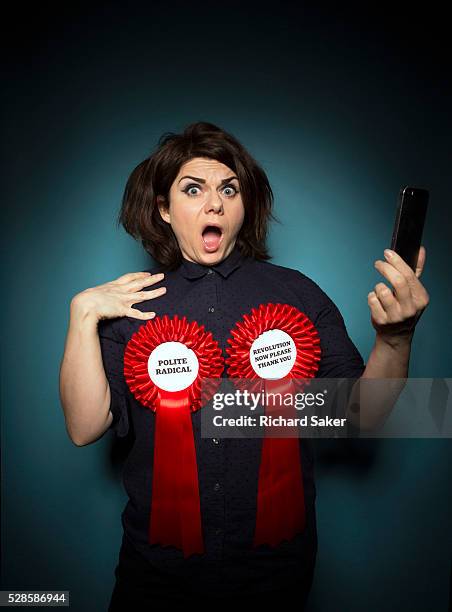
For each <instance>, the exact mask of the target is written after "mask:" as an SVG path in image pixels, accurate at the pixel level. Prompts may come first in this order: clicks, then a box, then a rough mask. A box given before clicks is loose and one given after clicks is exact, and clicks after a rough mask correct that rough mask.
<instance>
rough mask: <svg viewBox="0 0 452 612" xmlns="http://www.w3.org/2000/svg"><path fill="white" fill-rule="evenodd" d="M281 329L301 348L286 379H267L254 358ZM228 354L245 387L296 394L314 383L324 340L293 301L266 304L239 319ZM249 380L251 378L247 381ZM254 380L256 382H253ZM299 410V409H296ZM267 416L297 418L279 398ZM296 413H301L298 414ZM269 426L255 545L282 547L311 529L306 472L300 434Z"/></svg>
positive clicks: (230, 372)
mask: <svg viewBox="0 0 452 612" xmlns="http://www.w3.org/2000/svg"><path fill="white" fill-rule="evenodd" d="M271 330H280V331H282V332H284V333H285V334H287V335H288V336H290V338H291V340H292V341H293V343H294V345H295V349H296V356H295V360H294V362H293V364H292V367H291V369H290V371H289V372H288V373H287V374H285V375H284V376H282V377H281V378H276V379H275V378H272V379H270V378H264V377H261V376H259V374H258V373H257V372H256V371H255V369H254V367H253V365H252V363H251V358H250V353H251V347H252V345H253V343H254V342H255V341H256V340H257V339H258V338H259V337H260V336H261V335H262V334H264V333H265V332H268V331H271ZM228 343H229V344H230V346H229V347H227V348H226V352H227V353H228V355H229V357H228V358H227V359H226V364H227V365H228V376H229V377H232V378H234V382H235V384H236V385H237V386H238V387H239V388H242V389H243V388H246V389H248V390H249V391H250V392H255V393H259V392H261V391H262V390H263V391H264V393H265V394H268V393H275V394H276V393H281V396H282V395H283V394H284V395H286V394H288V393H290V394H292V395H293V394H294V393H295V391H296V390H300V389H302V388H304V386H305V385H308V384H309V380H308V379H309V378H313V377H314V376H315V374H316V372H317V371H318V368H319V361H320V355H321V350H320V338H319V334H318V332H317V330H316V329H315V327H314V324H313V323H312V321H311V320H310V319H309V318H308V317H307V316H306V315H305V314H304V313H303V312H301V311H300V310H298V309H297V308H295V307H294V306H290V305H289V304H272V303H269V304H261V305H260V306H259V307H258V308H253V309H252V310H251V314H246V315H244V316H243V320H242V321H239V322H237V323H236V325H235V327H234V329H233V330H231V338H229V339H228ZM245 379H246V380H245ZM249 381H251V383H250V382H249ZM292 411H293V412H294V408H293V407H292ZM265 413H266V415H272V416H275V415H277V414H284V416H286V417H287V416H292V414H290V410H288V407H287V406H286V405H285V406H284V408H282V406H281V405H278V404H277V402H276V401H275V400H273V401H271V402H270V401H268V403H267V405H266V406H265ZM293 416H295V414H293ZM271 433H272V428H271V427H269V428H268V427H266V431H265V437H264V439H263V442H262V454H261V463H260V469H259V483H258V499H257V515H256V528H255V534H254V546H259V545H261V544H268V545H270V546H277V545H278V544H279V543H280V542H281V541H283V540H290V539H291V538H293V537H294V536H295V535H296V534H297V533H300V532H302V531H303V530H304V528H305V523H306V517H305V504H304V489H303V475H302V469H301V456H300V447H299V442H298V437H292V438H275V437H270V434H271Z"/></svg>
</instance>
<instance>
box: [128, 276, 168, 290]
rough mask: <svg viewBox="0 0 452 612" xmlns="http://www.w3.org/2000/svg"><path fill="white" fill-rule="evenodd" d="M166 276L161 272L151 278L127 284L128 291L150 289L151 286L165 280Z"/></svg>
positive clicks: (139, 279) (135, 280)
mask: <svg viewBox="0 0 452 612" xmlns="http://www.w3.org/2000/svg"><path fill="white" fill-rule="evenodd" d="M164 277H165V275H164V274H163V272H159V273H158V274H152V275H151V276H149V277H144V278H138V279H134V280H133V281H130V282H129V283H127V285H128V286H127V291H139V290H140V289H142V288H143V287H149V286H150V285H155V284H157V283H159V282H160V281H162V280H163V279H164Z"/></svg>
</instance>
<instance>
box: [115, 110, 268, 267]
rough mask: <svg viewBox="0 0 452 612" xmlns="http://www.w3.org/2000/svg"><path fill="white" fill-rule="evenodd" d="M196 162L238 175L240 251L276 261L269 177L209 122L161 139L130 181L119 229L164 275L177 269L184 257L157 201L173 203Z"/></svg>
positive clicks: (229, 138) (171, 133)
mask: <svg viewBox="0 0 452 612" xmlns="http://www.w3.org/2000/svg"><path fill="white" fill-rule="evenodd" d="M195 157H202V158H209V159H215V160H217V161H219V162H221V163H223V164H224V165H225V166H227V167H228V168H230V169H231V170H233V171H234V172H235V173H236V174H237V177H238V179H239V183H240V191H241V193H242V201H243V205H244V209H245V215H244V219H243V224H242V227H241V229H240V231H239V233H238V235H237V240H236V245H237V246H238V248H239V250H240V252H241V253H242V254H243V255H245V256H247V257H253V258H255V259H259V260H263V261H265V260H268V259H271V256H270V255H269V253H268V248H267V231H268V224H269V221H270V219H274V220H276V218H275V217H274V215H273V213H272V207H273V192H272V189H271V187H270V183H269V181H268V178H267V175H266V174H265V172H264V170H263V169H262V168H261V167H260V165H259V164H258V163H257V162H256V161H255V160H254V159H253V157H252V156H251V155H250V154H249V153H248V151H247V150H246V149H245V147H244V146H243V145H242V144H241V143H240V142H239V141H238V140H237V139H236V138H235V137H234V136H232V135H231V134H229V133H227V132H225V131H224V130H222V129H221V128H219V127H218V126H216V125H214V124H212V123H207V122H204V121H200V122H197V123H192V124H190V125H188V126H187V127H186V128H185V129H184V131H183V132H182V133H181V134H175V133H173V132H165V133H164V134H163V135H162V136H161V137H160V138H159V140H158V145H157V148H156V150H155V151H154V152H153V153H152V154H151V155H150V156H149V157H148V158H147V159H145V160H144V161H142V162H141V163H140V164H138V166H137V167H136V168H135V169H134V170H133V172H132V173H131V175H130V176H129V178H128V180H127V184H126V187H125V190H124V195H123V198H122V206H121V211H120V213H119V217H118V225H120V224H122V225H123V227H124V229H125V230H126V232H127V233H129V234H130V235H131V236H133V237H134V238H135V239H137V240H140V241H141V243H142V245H143V247H144V249H145V250H146V251H147V252H148V253H149V254H150V255H151V256H152V257H153V259H155V260H156V261H157V262H159V263H160V264H161V265H162V267H163V268H164V269H167V270H171V269H175V268H177V267H178V266H179V265H180V264H181V262H182V253H181V251H180V248H179V244H178V242H177V239H176V236H175V234H174V232H173V229H172V227H171V225H170V224H169V223H166V222H165V221H164V220H163V219H162V217H161V215H160V211H159V208H158V201H157V196H163V197H164V198H165V201H166V202H169V191H170V188H171V185H172V184H173V182H174V180H175V179H176V177H177V175H178V173H179V170H180V168H181V167H182V165H183V164H185V163H186V162H188V161H190V160H191V159H193V158H195Z"/></svg>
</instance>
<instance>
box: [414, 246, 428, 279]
mask: <svg viewBox="0 0 452 612" xmlns="http://www.w3.org/2000/svg"><path fill="white" fill-rule="evenodd" d="M426 257H427V253H426V250H425V247H423V246H421V247H420V249H419V255H418V256H417V262H416V271H415V274H416V276H417V278H419V277H420V275H421V274H422V270H423V269H424V266H425V259H426Z"/></svg>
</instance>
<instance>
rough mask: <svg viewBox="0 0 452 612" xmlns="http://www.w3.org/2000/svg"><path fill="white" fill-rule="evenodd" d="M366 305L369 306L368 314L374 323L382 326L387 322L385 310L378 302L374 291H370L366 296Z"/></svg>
mask: <svg viewBox="0 0 452 612" xmlns="http://www.w3.org/2000/svg"><path fill="white" fill-rule="evenodd" d="M367 303H368V304H369V308H370V312H371V314H372V317H373V319H374V321H375V322H376V323H377V324H378V325H384V324H385V323H387V321H388V315H387V314H386V312H385V309H384V308H383V306H382V305H381V302H380V300H379V299H378V297H377V296H376V294H375V291H371V292H370V293H369V294H368V295H367Z"/></svg>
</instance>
